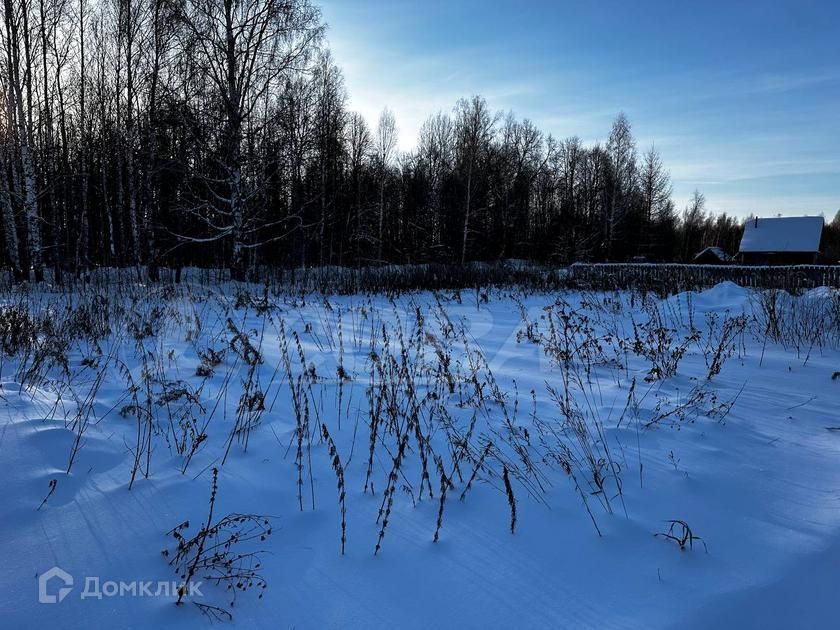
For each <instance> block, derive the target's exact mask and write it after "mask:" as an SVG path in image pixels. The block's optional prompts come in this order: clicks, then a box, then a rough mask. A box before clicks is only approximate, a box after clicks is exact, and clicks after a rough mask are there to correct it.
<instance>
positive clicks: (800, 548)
mask: <svg viewBox="0 0 840 630" xmlns="http://www.w3.org/2000/svg"><path fill="white" fill-rule="evenodd" d="M2 302H3V303H4V304H5V305H6V306H5V308H4V310H3V311H2V312H0V341H2V342H3V344H4V345H5V346H6V348H5V350H6V351H7V352H8V353H10V354H7V353H6V352H3V349H2V348H0V353H2V359H0V361H2V363H0V382H2V389H0V471H2V487H3V490H2V495H1V496H2V497H3V501H2V508H0V509H2V513H3V516H2V518H0V558H2V565H3V568H2V572H0V577H1V578H2V584H0V625H2V627H6V628H24V627H63V628H82V627H84V628H88V627H104V626H106V625H112V624H118V625H119V626H120V627H131V628H144V627H152V626H154V627H158V628H163V627H175V626H181V625H189V626H202V627H204V626H209V625H211V624H213V623H214V622H213V621H212V619H211V617H210V616H208V615H207V614H202V610H201V609H200V608H199V607H198V606H196V605H194V603H203V604H205V605H209V606H214V607H218V609H216V608H214V609H213V610H214V611H216V612H217V614H219V615H221V616H224V613H222V612H219V611H221V610H226V611H228V612H230V613H231V614H232V617H233V619H232V622H231V621H222V622H216V623H217V624H218V623H222V624H226V623H233V624H236V625H238V626H241V627H254V626H256V627H283V628H325V627H327V628H329V627H334V628H340V627H341V628H343V627H364V628H391V627H406V628H428V627H453V628H454V627H467V628H485V627H494V628H496V627H497V628H507V627H545V628H558V627H575V628H666V627H680V628H684V627H686V626H688V627H698V628H700V627H712V626H714V627H731V628H748V627H755V628H786V627H792V626H799V627H807V626H812V627H833V626H835V625H837V624H838V623H840V621H838V618H839V617H838V615H840V609H839V608H838V605H837V601H838V599H837V597H836V595H835V590H836V589H837V584H838V579H837V578H838V577H840V432H836V431H832V430H830V428H831V427H840V418H838V414H837V410H838V405H837V402H838V399H840V380H835V381H833V380H832V374H833V373H834V372H835V371H837V370H840V352H838V349H837V348H838V339H840V328H838V317H837V315H838V313H840V308H838V306H837V305H838V300H837V297H836V296H835V295H834V294H833V293H831V292H829V291H815V292H812V293H811V294H808V295H806V296H803V297H800V298H795V299H794V298H787V297H786V296H785V295H782V296H779V297H778V299H777V301H776V302H772V300H770V299H769V298H768V297H767V296H766V295H765V296H764V297H763V298H762V297H761V296H758V295H756V294H751V293H750V292H748V291H747V290H744V289H741V288H738V287H736V286H734V285H732V284H722V285H719V286H718V287H716V288H714V289H712V290H709V291H706V292H703V293H700V294H683V295H680V296H675V297H671V298H668V299H666V300H657V299H655V298H653V297H647V298H644V299H643V298H642V297H641V296H639V295H630V294H583V293H564V294H550V295H527V296H526V295H521V294H516V292H511V291H491V292H488V293H486V294H483V293H481V292H478V293H476V292H473V291H465V292H462V293H461V294H460V295H458V294H455V293H452V292H446V293H441V294H439V295H437V296H435V295H432V294H428V293H422V294H415V295H410V296H402V297H399V298H395V299H393V300H389V299H387V298H385V297H379V296H375V297H366V296H356V297H329V298H324V297H319V296H307V297H306V298H301V297H297V298H290V297H271V296H269V297H268V299H267V300H265V299H264V297H263V294H262V290H261V289H260V288H258V287H250V293H248V292H246V291H244V290H243V289H235V288H232V287H225V288H224V289H210V288H206V287H205V288H201V287H191V288H190V287H181V288H178V289H177V290H174V291H173V290H163V289H155V290H153V291H152V290H149V289H147V288H144V287H139V286H138V287H125V288H123V289H121V290H120V293H118V292H117V291H116V289H115V290H113V291H111V292H109V293H108V294H107V295H104V296H98V297H97V296H95V295H93V294H91V295H88V296H80V295H75V296H66V295H58V294H48V293H38V294H34V295H20V294H16V295H5V296H2ZM762 304H763V305H764V307H763V306H762ZM768 309H770V310H768ZM21 312H27V313H29V314H30V315H32V316H33V318H34V320H35V324H33V325H34V326H36V328H37V331H38V334H37V336H36V337H35V338H27V337H26V335H24V338H23V339H22V340H21V339H20V336H18V337H15V335H14V334H13V332H10V331H14V330H20V329H21V327H20V322H19V315H20V313H21ZM768 312H772V313H773V314H775V315H776V316H777V318H778V320H777V321H776V324H775V326H774V325H773V321H771V322H770V325H769V326H768V319H767V317H768V316H767V313H768ZM15 318H18V319H15ZM771 319H772V318H771ZM774 321H775V320H774ZM15 322H17V323H15ZM106 324H107V326H106ZM15 326H18V327H17V328H15ZM23 329H26V326H23ZM768 330H770V333H768ZM724 331H725V332H724ZM240 333H241V334H240ZM297 340H299V344H300V346H299V349H298V343H297ZM208 348H209V349H213V350H214V351H218V353H219V354H218V356H217V357H216V359H217V360H220V362H218V363H217V364H215V365H214V363H216V361H214V360H213V358H212V357H210V355H209V353H208ZM222 352H223V354H222ZM202 355H203V356H204V361H203V364H204V366H205V367H206V368H208V369H202V370H200V371H201V372H202V374H201V375H197V373H196V370H197V368H198V367H199V365H200V364H202V358H201V356H202ZM301 355H302V356H301ZM716 355H717V357H718V359H719V362H720V363H722V368H721V369H720V372H719V373H717V374H715V373H714V372H715V371H716V370H715V369H714V364H715V356H716ZM208 357H209V360H208ZM65 359H66V367H65V366H62V364H63V363H64V360H65ZM255 359H258V360H255ZM657 366H658V369H657ZM710 373H711V378H709V376H710ZM552 389H553V390H554V392H555V397H556V398H557V400H555V399H553V397H552V395H551V390H552ZM567 396H568V398H567ZM261 403H262V404H261ZM262 407H264V410H263V409H262ZM372 424H373V425H374V427H373V431H372V429H371V425H372ZM323 427H326V428H327V432H328V434H329V436H330V437H331V438H332V440H334V442H335V444H336V448H337V455H338V459H339V461H340V468H341V470H342V471H343V476H344V482H345V488H346V498H345V505H346V549H345V553H344V554H342V553H341V511H340V507H339V501H338V497H339V492H338V490H337V477H336V472H335V470H334V458H333V456H332V455H331V454H330V447H329V444H328V442H327V441H326V440H325V439H324V437H323ZM202 435H204V436H206V437H198V436H202ZM75 444H78V445H79V446H80V448H79V449H78V452H77V454H76V456H75V458H74V459H73V462H72V465H71V466H70V471H69V473H68V472H67V470H68V462H69V460H70V458H71V454H72V453H73V452H74V445H75ZM371 444H373V458H372V462H373V465H372V470H371V474H370V478H369V484H368V488H367V491H365V485H366V481H368V465H369V458H370V453H371ZM401 445H402V450H401V449H400V446H401ZM193 447H194V449H195V454H194V455H193V456H192V457H191V458H189V459H188V458H187V457H186V455H185V453H184V452H179V451H185V450H186V452H189V451H190V450H192V449H193ZM226 451H227V452H228V454H227V457H226V458H225V453H226ZM395 460H397V461H398V464H399V465H398V466H396V467H395V465H394V462H395ZM424 461H425V469H426V471H427V473H428V477H425V476H424V473H423V470H424ZM298 464H299V466H298ZM214 467H217V468H218V470H219V473H218V493H217V496H216V502H215V506H214V516H213V519H212V520H213V522H216V521H218V520H219V519H220V518H222V517H224V516H225V515H227V514H229V513H242V514H254V515H260V517H265V520H268V521H269V523H270V527H271V530H272V532H271V535H268V536H266V537H265V540H259V538H257V539H256V540H252V541H246V542H242V543H235V544H234V546H233V547H232V549H233V554H234V556H236V555H238V554H240V553H250V552H258V554H259V561H260V567H259V568H258V569H255V571H256V572H257V573H258V574H259V575H260V576H262V578H264V580H265V582H266V583H267V588H266V589H264V591H263V589H261V588H259V580H258V579H256V580H255V581H256V582H258V584H257V585H256V586H255V587H254V588H252V589H248V590H245V591H243V592H240V593H239V594H238V595H237V597H236V600H235V605H234V606H233V607H231V606H230V602H231V591H228V590H226V589H225V585H224V582H223V583H222V584H221V585H214V584H212V583H211V581H209V580H208V579H206V576H205V575H203V574H202V572H201V570H198V571H197V572H196V574H195V576H194V580H195V581H196V582H198V581H201V582H202V585H201V587H200V591H201V595H200V596H198V595H195V596H187V597H185V598H184V599H185V605H183V606H175V605H174V601H175V599H176V597H172V596H169V597H167V596H164V595H163V594H162V595H160V596H157V597H154V596H148V595H147V594H145V595H144V596H140V593H139V592H138V591H135V593H132V592H131V591H130V590H129V589H130V585H131V584H132V583H135V588H136V589H139V588H140V587H138V586H136V584H142V583H144V582H145V583H153V584H154V585H157V584H158V582H166V583H167V585H168V583H169V582H172V581H173V580H174V581H179V576H178V574H176V571H175V568H174V567H173V566H171V565H170V560H172V559H173V557H174V555H175V551H176V546H175V540H174V538H173V536H172V535H171V534H168V533H167V532H169V531H170V530H172V529H173V528H174V527H176V526H177V525H179V524H180V523H182V522H184V521H187V520H188V521H189V522H190V528H189V530H188V531H186V532H185V535H187V534H189V536H194V535H195V534H196V533H197V532H198V530H199V529H200V528H201V527H202V526H203V525H204V524H206V523H207V520H208V507H209V496H210V489H211V480H212V469H213V468H214ZM133 472H134V477H135V479H134V481H133V484H131V488H130V489H129V484H130V482H131V478H132V473H133ZM473 475H474V476H475V479H474V481H473V483H472V484H469V488H468V481H469V478H470V477H471V476H473ZM505 477H507V479H508V481H509V486H510V487H509V491H508V487H507V484H506V483H505ZM371 486H372V487H371ZM442 488H446V497H445V500H444V501H443V502H441V490H442ZM509 492H510V493H512V494H513V499H514V501H515V506H516V522H515V529H514V532H513V533H511V510H510V505H509V498H508V494H509ZM464 493H465V497H464V498H463V500H461V495H462V494H464ZM389 497H390V499H391V502H392V508H391V509H390V514H388V515H383V516H382V518H378V516H379V515H380V510H387V505H388V503H389V500H388V499H389ZM45 498H46V499H45ZM441 505H443V514H442V519H441V520H440V524H441V526H440V529H439V539H438V541H437V542H433V538H434V536H435V532H436V529H437V524H438V520H439V515H440V511H441ZM39 506H40V507H39ZM301 507H302V509H301ZM670 519H679V520H682V521H684V522H685V523H687V524H688V526H689V527H690V528H691V531H692V533H693V534H694V535H695V536H697V537H699V538H700V539H702V540H699V539H697V540H693V544H692V545H691V546H689V544H688V542H686V549H685V550H681V549H680V546H679V544H678V543H677V542H676V541H674V540H671V539H668V538H665V537H663V536H655V534H657V533H665V532H668V529H669V524H668V522H667V521H668V520H670ZM265 520H263V519H262V518H261V520H260V522H262V523H264V522H265ZM383 520H387V527H386V528H385V531H384V537H383V538H382V540H381V549H380V550H379V552H378V553H376V554H375V553H374V551H375V549H376V546H377V541H378V540H379V538H380V533H381V530H382V522H383ZM680 527H681V526H677V528H676V529H675V530H674V533H675V534H679V533H681V532H682V530H681V529H680ZM599 530H600V535H599ZM164 550H166V551H167V552H168V554H169V555H168V556H165V555H163V554H162V553H161V552H162V551H164ZM249 558H250V556H249ZM188 564H189V563H188ZM54 566H57V567H60V568H61V569H62V570H63V571H65V572H67V573H68V574H69V575H70V576H72V578H73V587H72V590H71V591H69V592H68V594H67V595H66V596H65V597H64V599H63V601H61V602H60V603H40V602H39V579H38V578H39V576H40V575H42V574H44V573H45V572H46V571H48V570H49V569H50V568H52V567H54ZM249 566H252V567H253V566H254V565H249ZM60 582H61V579H60V578H55V579H53V580H51V581H50V583H49V584H48V585H47V587H46V590H47V594H48V595H50V594H52V595H55V594H57V592H58V588H59V587H60V586H62V584H61V583H60ZM120 582H123V583H125V585H126V589H125V590H124V592H123V593H122V594H120V593H119V592H118V593H117V594H114V593H113V587H114V586H116V585H118V584H119V583H120ZM97 583H98V585H99V588H100V591H101V593H102V597H101V598H99V597H95V596H94V597H90V596H83V595H85V588H86V586H87V587H91V586H93V585H94V584H97ZM106 584H107V586H106ZM157 588H158V587H157V586H153V587H152V590H157ZM260 591H263V592H264V596H263V597H262V598H259V597H258V594H259V592H260ZM93 593H95V591H93V590H88V593H87V595H91V594H93ZM206 610H207V609H205V611H206Z"/></svg>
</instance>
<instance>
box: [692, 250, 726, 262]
mask: <svg viewBox="0 0 840 630" xmlns="http://www.w3.org/2000/svg"><path fill="white" fill-rule="evenodd" d="M733 260H734V259H733V258H732V256H730V255H729V254H727V253H726V252H725V251H723V250H722V249H721V248H720V247H707V248H706V249H704V250H703V251H702V252H700V253H699V254H697V255H696V256H695V257H694V264H696V265H729V264H732V262H733Z"/></svg>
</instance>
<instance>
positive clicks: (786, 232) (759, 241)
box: [737, 217, 824, 265]
mask: <svg viewBox="0 0 840 630" xmlns="http://www.w3.org/2000/svg"><path fill="white" fill-rule="evenodd" d="M823 224H824V221H823V218H822V217H778V218H773V219H759V218H754V219H749V220H748V221H747V222H746V223H744V235H743V236H742V237H741V247H740V248H739V250H738V256H737V258H738V261H739V262H741V263H743V264H745V265H813V264H817V263H818V262H819V261H820V242H821V241H822V231H823Z"/></svg>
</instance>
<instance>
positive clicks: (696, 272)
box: [569, 263, 840, 294]
mask: <svg viewBox="0 0 840 630" xmlns="http://www.w3.org/2000/svg"><path fill="white" fill-rule="evenodd" d="M569 279H570V281H571V283H572V284H573V285H575V286H578V287H585V288H591V289H601V290H605V289H607V290H612V289H629V288H640V289H648V290H652V291H656V292H658V293H663V294H665V293H673V292H677V291H688V290H699V289H705V288H708V287H713V286H714V285H716V284H718V283H720V282H726V281H729V282H734V283H735V284H738V285H741V286H744V287H753V288H757V289H785V290H786V291H790V292H799V291H803V290H806V289H813V288H815V287H822V286H827V287H840V266H827V265H790V266H780V267H769V266H768V267H765V266H746V265H686V264H661V265H660V264H623V263H597V264H583V263H576V264H574V265H572V266H571V267H570V268H569Z"/></svg>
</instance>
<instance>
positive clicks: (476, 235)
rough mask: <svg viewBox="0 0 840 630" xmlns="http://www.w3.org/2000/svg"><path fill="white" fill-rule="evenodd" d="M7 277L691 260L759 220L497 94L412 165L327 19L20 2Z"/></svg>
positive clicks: (2, 69) (435, 120)
mask: <svg viewBox="0 0 840 630" xmlns="http://www.w3.org/2000/svg"><path fill="white" fill-rule="evenodd" d="M2 1H3V3H4V5H3V28H2V33H0V36H2V59H0V80H2V85H3V87H4V89H3V90H2V94H0V219H1V220H2V230H0V239H2V244H3V250H2V251H3V256H2V264H4V265H6V266H7V267H8V268H10V269H11V270H12V271H13V272H14V274H15V277H17V278H19V279H21V278H24V277H27V276H29V274H30V273H31V274H32V275H33V276H34V278H35V279H40V278H41V277H43V273H44V269H45V268H52V269H53V270H54V273H55V274H56V277H57V278H60V277H61V274H63V273H76V272H80V271H84V270H85V269H89V268H92V267H96V266H137V267H138V268H140V267H141V266H145V267H146V268H147V269H148V273H149V275H150V276H151V277H152V278H154V277H156V273H157V269H158V268H159V267H160V266H174V267H178V266H182V265H187V264H191V265H202V266H217V267H225V268H229V269H230V270H231V273H232V275H233V276H234V277H236V278H245V277H247V276H248V274H249V273H250V272H252V271H254V270H255V269H257V268H258V267H259V266H260V265H277V266H311V265H320V266H327V265H342V266H361V265H369V264H381V263H418V262H426V261H436V262H451V263H463V262H467V261H473V260H496V259H503V258H525V259H531V260H538V261H550V262H556V263H569V262H573V261H577V260H595V261H598V260H615V261H623V260H631V259H634V258H636V257H640V256H642V257H645V258H647V259H650V260H689V259H691V258H692V256H693V255H694V254H695V253H696V252H697V251H698V250H699V249H701V248H702V247H703V246H706V245H718V246H721V247H723V248H724V249H726V250H727V251H730V252H731V251H734V250H737V244H738V239H739V236H740V229H741V225H740V221H737V220H736V219H734V218H733V217H729V216H726V215H725V214H724V215H719V216H712V215H711V214H709V213H708V212H706V209H705V199H704V197H703V195H702V194H700V193H699V192H697V193H695V195H694V197H693V199H692V200H691V202H690V203H689V205H688V206H687V207H685V208H684V209H680V208H677V207H676V206H675V203H674V201H673V198H672V188H671V181H670V176H669V173H668V171H667V170H666V168H665V166H664V164H663V162H662V159H661V157H660V155H659V153H658V152H657V150H656V148H655V147H653V146H651V147H650V148H645V149H640V148H639V147H637V144H636V141H635V140H634V138H633V134H632V130H631V125H630V122H629V121H628V119H627V117H626V116H625V115H624V114H619V115H618V117H617V118H616V119H615V122H614V123H613V125H612V129H611V130H610V133H609V137H608V140H607V141H606V142H605V143H603V144H595V145H591V146H587V145H585V144H584V143H583V142H582V141H581V140H580V139H579V138H577V137H570V138H566V139H563V140H559V139H556V138H554V137H552V136H551V135H547V134H545V133H544V132H542V131H541V130H540V129H538V128H537V127H536V126H535V125H534V124H533V123H532V122H530V121H529V120H521V119H517V118H516V117H515V116H514V114H513V113H498V112H494V111H492V110H491V108H490V106H489V105H488V103H487V102H486V101H485V99H483V98H482V97H480V96H473V97H471V98H464V99H462V100H459V101H458V102H457V103H454V104H453V107H452V109H451V111H443V112H438V113H435V114H433V115H431V116H430V117H429V118H428V119H427V120H426V122H425V123H424V124H423V126H422V129H421V130H420V133H419V138H418V142H417V146H416V149H415V150H413V151H410V152H407V153H406V152H400V151H399V150H398V133H399V131H398V125H397V121H396V120H395V118H394V115H393V113H391V112H390V111H389V110H388V109H385V110H384V111H383V112H382V114H381V116H380V117H379V120H378V121H377V122H376V124H375V125H372V126H370V125H369V124H368V122H367V121H366V120H365V119H364V118H363V117H362V116H361V115H360V114H358V113H355V112H352V111H350V110H349V108H348V96H347V92H346V89H345V86H344V83H343V79H342V73H341V70H340V67H339V65H338V64H337V62H336V60H335V59H334V58H333V56H332V55H331V53H330V51H329V49H328V46H327V43H326V40H325V33H324V24H323V22H322V19H321V15H320V12H319V10H318V8H317V7H316V6H314V5H313V4H311V3H310V2H309V0H2Z"/></svg>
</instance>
